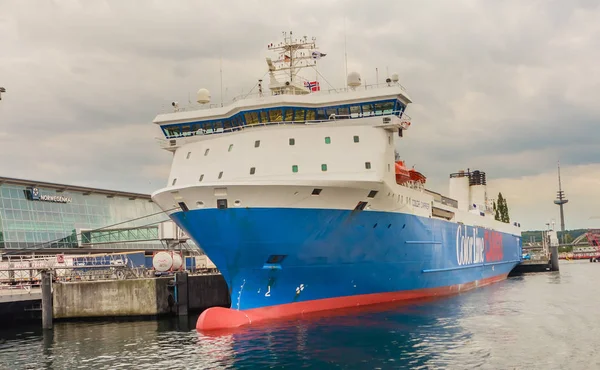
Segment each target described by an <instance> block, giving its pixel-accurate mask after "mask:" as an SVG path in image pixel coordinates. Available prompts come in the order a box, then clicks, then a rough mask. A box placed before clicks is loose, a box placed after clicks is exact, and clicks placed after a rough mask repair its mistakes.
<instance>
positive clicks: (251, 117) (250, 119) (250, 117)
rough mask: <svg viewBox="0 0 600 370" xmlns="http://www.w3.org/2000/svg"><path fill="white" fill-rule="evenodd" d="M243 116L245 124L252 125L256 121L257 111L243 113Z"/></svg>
mask: <svg viewBox="0 0 600 370" xmlns="http://www.w3.org/2000/svg"><path fill="white" fill-rule="evenodd" d="M244 117H246V124H247V125H254V124H257V123H258V112H248V113H244Z"/></svg>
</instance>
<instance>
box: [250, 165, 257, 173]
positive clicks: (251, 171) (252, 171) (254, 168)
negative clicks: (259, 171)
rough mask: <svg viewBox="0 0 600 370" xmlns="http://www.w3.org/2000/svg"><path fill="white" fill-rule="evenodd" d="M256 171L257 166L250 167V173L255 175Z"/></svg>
mask: <svg viewBox="0 0 600 370" xmlns="http://www.w3.org/2000/svg"><path fill="white" fill-rule="evenodd" d="M255 173H256V167H251V168H250V174H251V175H254V174H255Z"/></svg>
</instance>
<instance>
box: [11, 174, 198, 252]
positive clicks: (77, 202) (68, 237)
mask: <svg viewBox="0 0 600 370" xmlns="http://www.w3.org/2000/svg"><path fill="white" fill-rule="evenodd" d="M174 246H176V248H177V249H181V250H183V249H185V250H189V251H193V250H197V247H196V246H195V245H194V244H193V242H192V241H191V240H190V239H189V238H188V237H187V236H186V235H185V234H184V233H183V232H182V230H181V229H179V228H177V226H176V225H175V224H174V223H173V222H171V221H170V220H169V217H168V216H167V215H166V214H165V213H164V212H162V210H161V209H160V208H159V207H158V206H157V205H156V204H155V203H153V202H152V200H151V199H150V195H148V194H137V193H129V192H123V191H114V190H105V189H95V188H88V187H82V186H74V185H65V184H55V183H49V182H42V181H31V180H22V179H14V178H6V177H0V253H6V252H7V251H9V250H10V251H13V252H19V251H22V252H23V253H29V252H31V251H34V252H36V251H41V250H43V251H44V253H86V251H89V252H94V253H97V252H111V251H113V252H114V251H126V250H145V251H147V252H149V251H153V250H165V249H167V248H172V247H174Z"/></svg>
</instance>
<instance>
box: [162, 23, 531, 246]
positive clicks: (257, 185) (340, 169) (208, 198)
mask: <svg viewBox="0 0 600 370" xmlns="http://www.w3.org/2000/svg"><path fill="white" fill-rule="evenodd" d="M269 49H270V50H273V51H278V52H279V54H278V58H277V59H276V60H273V59H271V58H267V65H268V68H269V82H268V86H269V92H268V93H266V92H264V91H263V86H262V83H263V82H262V81H259V82H258V84H257V86H256V87H257V89H258V91H257V93H256V94H253V95H250V94H249V95H248V96H246V97H245V98H243V99H235V100H234V101H233V102H232V103H231V104H228V105H225V106H220V105H211V103H210V99H211V98H210V92H208V91H207V90H205V89H201V90H200V91H198V94H197V95H198V96H197V101H198V103H199V105H196V106H194V107H192V108H190V107H187V108H184V107H179V105H178V104H175V103H173V105H172V109H171V112H167V113H162V114H159V115H158V116H157V117H156V119H155V120H154V123H156V124H158V125H160V127H161V129H162V130H163V132H164V134H165V138H162V139H160V145H161V147H162V148H164V149H166V150H169V151H171V152H173V164H172V167H171V172H170V175H169V179H168V184H167V187H165V188H163V189H161V190H159V191H157V192H155V193H154V194H153V195H152V198H153V199H154V201H156V202H157V203H158V204H159V205H160V206H161V207H162V208H163V209H164V210H176V209H177V210H178V209H180V208H183V209H184V210H185V209H189V210H193V209H206V208H223V207H256V208H268V207H275V208H281V207H287V208H330V209H341V210H353V209H361V210H366V211H382V212H399V213H408V214H414V215H417V216H422V217H428V218H429V217H433V218H440V219H445V220H448V221H451V222H462V223H465V224H469V225H475V226H480V227H489V228H493V229H495V230H498V231H503V232H507V233H511V234H514V235H520V228H519V226H520V225H518V224H517V223H512V224H506V223H501V222H498V221H495V220H494V215H493V213H492V212H491V210H490V207H489V201H488V199H487V192H486V182H485V173H483V172H479V171H473V172H470V171H469V172H467V173H462V174H461V173H458V174H453V175H452V176H451V179H450V193H449V197H445V196H442V195H441V194H438V193H435V192H431V191H428V190H426V189H425V187H424V178H423V181H419V180H416V181H415V180H414V179H413V178H412V177H410V176H413V175H414V174H415V172H413V171H412V170H409V169H404V168H402V169H401V172H402V171H406V174H407V175H406V176H408V177H406V179H404V180H402V179H400V178H401V177H402V176H400V175H398V171H397V170H396V167H397V166H401V162H399V161H396V150H395V148H396V145H395V144H396V141H397V140H400V139H402V137H403V132H404V130H406V129H408V128H409V127H410V117H409V116H408V115H407V114H406V113H405V109H406V107H407V105H408V104H410V103H411V102H412V101H411V99H410V97H409V95H408V94H407V92H406V89H405V88H404V87H402V86H401V85H400V84H399V82H398V75H397V74H393V75H392V76H391V77H390V78H387V79H386V82H385V83H383V84H375V85H371V86H369V85H365V84H362V83H361V79H360V75H359V74H358V73H356V72H351V73H349V74H348V87H347V88H343V89H337V90H330V91H323V90H321V89H320V87H319V85H318V81H308V80H305V79H303V78H302V77H301V76H300V74H299V73H298V72H299V70H301V69H303V68H311V67H314V66H315V65H316V62H317V60H319V59H320V58H322V57H323V56H325V55H326V54H323V53H321V52H320V51H319V50H318V48H317V47H316V44H315V40H314V39H312V40H310V41H309V40H308V38H306V37H304V38H301V39H294V38H293V37H292V35H291V33H290V34H289V36H288V35H286V36H285V40H284V41H283V42H282V43H280V44H278V45H273V44H270V45H269ZM402 173H404V172H402ZM419 175H420V174H419ZM481 175H483V181H481ZM398 176H400V177H398ZM409 177H410V179H409Z"/></svg>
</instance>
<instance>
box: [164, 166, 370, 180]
mask: <svg viewBox="0 0 600 370" xmlns="http://www.w3.org/2000/svg"><path fill="white" fill-rule="evenodd" d="M365 169H367V170H370V169H371V162H365ZM321 171H323V172H327V164H326V163H323V164H322V165H321ZM292 172H293V173H297V172H298V165H297V164H294V165H292ZM255 173H256V167H250V175H254V174H255ZM221 178H223V171H221V172H219V176H218V179H219V180H220V179H221ZM202 180H204V174H201V175H200V178H199V179H198V182H202ZM176 183H177V178H174V179H173V183H172V184H171V185H175V184H176Z"/></svg>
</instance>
